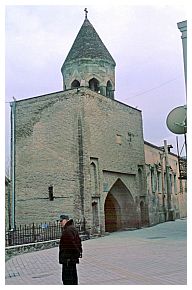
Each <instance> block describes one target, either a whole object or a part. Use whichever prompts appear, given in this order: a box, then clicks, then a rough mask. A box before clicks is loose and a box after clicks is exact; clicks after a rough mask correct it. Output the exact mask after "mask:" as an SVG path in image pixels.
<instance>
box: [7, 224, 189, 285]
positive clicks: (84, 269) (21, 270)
mask: <svg viewBox="0 0 192 290" xmlns="http://www.w3.org/2000/svg"><path fill="white" fill-rule="evenodd" d="M5 267H6V269H5V274H6V277H5V284H6V285H61V284H62V281H61V265H59V264H58V247H56V248H52V249H48V250H42V251H36V252H33V253H26V254H22V255H18V256H16V257H13V258H12V259H10V260H8V261H7V262H6V266H5ZM77 270H78V277H79V284H80V285H186V284H187V220H186V219H180V220H176V221H170V222H166V223H162V224H158V225H156V226H153V227H150V228H143V229H139V230H134V231H119V232H114V233H111V234H109V235H106V236H104V237H101V238H97V239H91V240H86V241H83V258H82V259H80V264H79V265H77Z"/></svg>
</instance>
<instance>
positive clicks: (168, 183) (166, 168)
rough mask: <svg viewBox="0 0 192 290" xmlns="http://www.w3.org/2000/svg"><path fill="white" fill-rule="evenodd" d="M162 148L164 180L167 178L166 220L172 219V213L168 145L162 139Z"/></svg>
mask: <svg viewBox="0 0 192 290" xmlns="http://www.w3.org/2000/svg"><path fill="white" fill-rule="evenodd" d="M164 150H165V170H166V171H165V172H166V180H167V210H168V221H170V220H173V215H172V214H173V213H172V207H171V193H172V191H171V184H170V175H169V168H170V166H169V160H168V146H167V140H164Z"/></svg>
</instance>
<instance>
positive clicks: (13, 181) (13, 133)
mask: <svg viewBox="0 0 192 290" xmlns="http://www.w3.org/2000/svg"><path fill="white" fill-rule="evenodd" d="M10 106H11V184H12V186H11V189H12V215H11V217H12V230H14V229H15V109H16V102H15V99H14V101H13V102H11V103H10Z"/></svg>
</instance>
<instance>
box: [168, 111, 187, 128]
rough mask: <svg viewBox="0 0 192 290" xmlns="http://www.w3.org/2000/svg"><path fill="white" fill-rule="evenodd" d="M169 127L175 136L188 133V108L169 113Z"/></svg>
mask: <svg viewBox="0 0 192 290" xmlns="http://www.w3.org/2000/svg"><path fill="white" fill-rule="evenodd" d="M167 127H168V129H169V130H170V131H171V132H172V133H175V134H185V133H187V106H180V107H177V108H175V109H173V110H172V111H171V112H170V113H169V115H168V116H167Z"/></svg>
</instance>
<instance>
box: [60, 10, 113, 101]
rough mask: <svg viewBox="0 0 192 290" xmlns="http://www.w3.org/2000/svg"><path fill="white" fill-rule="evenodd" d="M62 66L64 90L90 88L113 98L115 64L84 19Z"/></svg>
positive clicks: (86, 19) (92, 28)
mask: <svg viewBox="0 0 192 290" xmlns="http://www.w3.org/2000/svg"><path fill="white" fill-rule="evenodd" d="M84 11H85V20H84V22H83V24H82V26H81V28H80V30H79V33H78V34H77V36H76V38H75V41H74V43H73V45H72V47H71V49H70V51H69V53H68V55H67V57H66V59H65V61H64V63H63V65H62V68H61V72H62V75H63V90H68V89H73V88H77V87H81V86H84V87H89V88H90V89H91V90H93V91H95V92H97V93H100V94H101V95H103V96H106V97H109V98H111V99H114V91H115V65H116V64H115V61H114V59H113V58H112V56H111V54H110V53H109V51H108V50H107V48H106V47H105V45H104V44H103V42H102V40H101V39H100V37H99V35H98V34H97V32H96V30H95V29H94V27H93V25H92V24H91V23H90V21H89V20H88V18H87V13H88V11H87V8H85V10H84Z"/></svg>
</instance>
